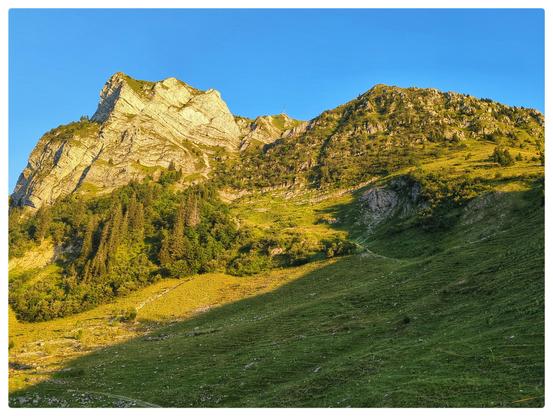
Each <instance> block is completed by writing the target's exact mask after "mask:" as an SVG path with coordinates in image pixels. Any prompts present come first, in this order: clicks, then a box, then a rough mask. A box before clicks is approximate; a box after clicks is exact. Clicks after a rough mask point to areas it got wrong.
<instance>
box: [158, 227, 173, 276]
mask: <svg viewBox="0 0 553 416" xmlns="http://www.w3.org/2000/svg"><path fill="white" fill-rule="evenodd" d="M169 246H170V238H169V233H168V232H167V230H165V229H162V230H161V248H160V250H159V254H158V259H159V264H160V265H161V266H163V267H166V266H168V265H169V264H170V263H171V253H170V249H169Z"/></svg>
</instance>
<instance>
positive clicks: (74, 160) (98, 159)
mask: <svg viewBox="0 0 553 416" xmlns="http://www.w3.org/2000/svg"><path fill="white" fill-rule="evenodd" d="M242 136H243V134H242V132H241V130H240V128H239V126H238V124H237V123H236V121H235V118H234V116H233V115H232V113H231V112H230V111H229V109H228V107H227V105H226V104H225V102H224V101H223V100H222V99H221V95H220V94H219V92H217V91H215V90H212V89H210V90H207V91H200V90H197V89H195V88H192V87H190V86H189V85H186V84H185V83H183V82H181V81H179V80H177V79H175V78H168V79H165V80H163V81H160V82H146V81H137V80H135V79H132V78H130V77H129V76H127V75H125V74H123V73H116V74H115V75H113V76H112V77H111V78H110V79H109V80H108V82H107V83H106V84H105V86H104V88H103V89H102V91H101V94H100V102H99V104H98V109H97V110H96V113H95V114H94V116H93V117H92V119H91V120H90V121H88V120H81V121H80V122H77V123H71V124H69V125H65V126H60V127H58V128H56V129H53V130H51V131H49V132H48V133H46V134H45V135H44V136H43V137H42V138H41V139H40V141H39V142H38V144H37V146H36V147H35V149H34V150H33V152H32V153H31V156H30V158H29V163H28V165H27V167H26V168H25V169H24V170H23V172H22V173H21V175H20V177H19V180H18V182H17V185H16V187H15V190H14V193H13V194H12V203H13V204H16V205H19V206H28V207H31V208H38V207H40V206H41V205H42V204H51V203H52V202H53V201H54V200H55V199H56V198H58V197H60V196H63V195H67V194H69V193H72V192H75V191H77V190H79V191H81V192H109V191H111V190H112V189H114V188H116V187H118V186H121V185H124V184H126V183H128V182H129V181H131V180H141V179H143V178H145V177H146V176H148V175H151V176H152V177H156V175H159V174H160V173H161V171H162V170H163V169H166V168H168V167H169V166H170V165H171V166H174V167H175V169H177V170H179V169H180V170H182V172H183V177H184V178H185V180H186V179H187V178H188V179H189V180H190V181H193V180H199V179H201V178H202V177H207V175H208V174H209V172H210V162H209V160H210V155H211V154H212V153H213V151H214V150H215V149H217V148H224V149H226V150H227V151H230V152H234V151H238V150H239V147H240V143H241V140H242Z"/></svg>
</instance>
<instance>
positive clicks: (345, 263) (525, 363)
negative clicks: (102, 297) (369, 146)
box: [10, 172, 544, 407]
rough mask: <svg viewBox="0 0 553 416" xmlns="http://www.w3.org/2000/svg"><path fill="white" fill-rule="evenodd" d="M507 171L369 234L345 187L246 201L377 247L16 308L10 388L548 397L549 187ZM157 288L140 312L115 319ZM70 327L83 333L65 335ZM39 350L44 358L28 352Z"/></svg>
mask: <svg viewBox="0 0 553 416" xmlns="http://www.w3.org/2000/svg"><path fill="white" fill-rule="evenodd" d="M516 174H517V173H516V172H515V173H514V174H513V175H516ZM500 185H501V184H497V187H498V189H499V188H500ZM508 185H509V186H508V187H507V188H513V189H506V190H510V192H504V193H501V194H497V195H496V196H495V197H494V199H492V200H491V201H488V202H487V203H483V204H482V206H480V207H479V209H478V210H477V211H474V212H463V214H462V216H461V218H462V220H461V221H460V222H458V223H457V224H456V225H455V226H454V227H453V228H452V229H448V230H444V231H436V232H431V233H430V232H427V231H423V230H421V229H420V227H408V226H406V225H405V224H402V223H401V221H398V220H391V221H389V222H387V223H386V224H384V225H382V226H381V227H380V228H379V229H378V230H376V233H375V234H373V235H370V236H367V235H366V234H365V233H364V232H363V230H362V228H360V227H359V224H358V222H357V214H358V212H359V209H360V206H359V205H358V203H357V202H356V201H355V200H354V199H352V198H351V196H343V197H337V198H335V199H332V200H327V201H325V202H323V203H320V204H319V205H316V204H315V205H313V204H311V205H310V204H309V203H308V202H307V201H305V200H303V201H298V202H297V204H298V206H296V207H294V206H293V204H291V203H290V202H289V201H286V200H282V201H281V202H280V203H279V202H278V199H275V200H274V201H277V202H275V203H274V204H273V205H271V204H270V203H269V202H268V201H267V200H266V201H263V200H262V199H257V200H256V201H257V202H251V201H250V203H249V204H248V203H241V205H239V206H238V205H237V206H236V207H235V208H234V209H235V210H242V211H243V213H244V218H246V219H247V220H248V221H251V222H252V223H257V224H258V225H260V226H262V225H263V224H269V225H267V226H270V224H272V223H273V222H274V221H277V222H278V221H281V224H280V226H282V227H285V226H286V224H285V223H286V221H288V223H289V224H292V225H290V226H291V227H306V231H307V230H309V232H315V233H336V232H339V233H348V234H349V235H350V237H351V238H353V239H355V240H357V241H358V242H359V243H360V244H362V245H363V246H364V247H366V248H368V249H370V251H364V252H362V253H361V254H357V255H353V256H349V257H346V258H341V259H338V260H332V261H326V262H315V263H310V264H307V265H305V266H302V267H299V268H293V269H283V270H275V271H272V272H268V273H265V274H263V275H258V276H255V277H241V278H231V277H229V276H225V275H203V276H198V277H194V278H192V279H190V280H187V281H184V282H183V281H179V280H166V281H161V282H159V283H156V284H155V285H154V286H151V287H148V288H146V289H143V290H141V291H139V292H136V293H134V294H132V295H131V296H129V297H127V298H125V299H121V300H118V301H117V302H115V303H114V304H110V305H104V306H102V307H99V308H96V309H94V310H92V311H89V312H86V313H84V314H78V315H75V316H73V317H69V318H63V319H59V320H54V321H51V322H45V323H36V324H20V323H16V322H14V321H13V320H12V321H11V322H10V334H11V335H10V336H11V340H12V341H13V347H12V348H11V350H10V359H11V360H13V362H17V363H19V364H18V365H19V367H18V368H14V369H13V370H12V371H13V374H12V377H11V397H10V400H11V404H12V405H13V406H54V407H56V406H121V407H123V406H131V407H132V406H164V407H167V406H182V407H186V406H206V407H217V406H224V407H228V406H315V407H326V406H332V407H346V406H352V407H367V406H368V407H371V406H374V407H386V406H393V407H402V406H413V407H418V406H468V407H476V406H484V407H496V406H499V407H515V406H530V407H536V406H542V405H543V403H544V270H543V266H544V228H543V227H544V220H543V197H542V194H541V192H542V191H541V189H528V186H527V184H526V183H525V182H524V181H522V182H520V183H518V184H517V182H516V180H511V181H510V182H509V183H508ZM302 210H303V214H294V212H295V213H301V212H302ZM271 212H274V213H275V215H272V214H271ZM276 213H279V215H280V216H276ZM294 215H299V216H298V217H297V218H294ZM321 215H326V216H328V215H330V216H336V217H338V218H341V221H339V222H338V223H337V224H333V225H330V224H328V223H324V222H323V223H321V222H320V221H318V219H319V218H320V217H321ZM279 218H280V220H279ZM398 230H399V231H398ZM375 253H376V254H375ZM171 289H172V290H171ZM165 290H168V291H167V292H164V291H165ZM148 299H150V303H147V304H146V305H145V306H144V307H142V308H141V309H140V310H138V316H137V323H135V324H133V323H129V322H121V321H120V320H119V319H117V317H118V316H119V315H120V314H121V312H120V311H121V310H125V309H126V308H128V307H131V306H132V307H137V306H140V305H141V304H142V303H144V301H145V300H148ZM95 325H97V326H96V327H95ZM78 328H81V329H82V332H81V333H79V329H78ZM106 328H111V331H112V332H108V331H106ZM60 340H65V341H63V342H66V343H70V344H72V345H73V344H75V345H73V346H72V347H71V348H68V350H67V351H63V349H62V347H61V346H60V345H61V344H63V342H61V341H60ZM108 344H113V345H111V346H108ZM48 348H50V349H51V350H50V353H48ZM79 348H80V349H82V350H81V351H79ZM69 350H70V351H71V352H69ZM41 355H42V356H43V357H42V358H41ZM51 357H54V358H51ZM50 359H52V360H53V361H51V362H50V361H49V360H50ZM33 360H37V361H36V362H41V360H44V364H39V367H38V368H37V367H35V368H29V369H25V368H24V367H23V366H21V364H29V363H32V362H33ZM43 366H44V368H43ZM15 367H17V366H15ZM56 370H59V371H56Z"/></svg>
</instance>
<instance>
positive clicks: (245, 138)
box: [236, 114, 307, 150]
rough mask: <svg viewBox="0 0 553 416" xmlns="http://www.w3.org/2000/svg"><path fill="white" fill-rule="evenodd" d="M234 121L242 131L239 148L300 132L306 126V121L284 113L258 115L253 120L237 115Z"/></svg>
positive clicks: (271, 141) (266, 142) (270, 141)
mask: <svg viewBox="0 0 553 416" xmlns="http://www.w3.org/2000/svg"><path fill="white" fill-rule="evenodd" d="M236 122H237V123H238V126H239V127H240V130H241V132H242V142H241V145H240V150H245V149H246V148H248V147H249V146H252V145H259V144H269V143H273V142H274V141H276V140H278V139H280V138H286V137H291V136H293V135H298V134H301V133H303V132H304V131H305V128H306V126H307V122H304V121H298V120H295V119H293V118H290V117H288V115H286V114H277V115H272V116H260V117H257V118H256V119H255V120H250V119H247V118H244V117H237V118H236Z"/></svg>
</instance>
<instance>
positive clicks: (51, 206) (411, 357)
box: [9, 73, 545, 407]
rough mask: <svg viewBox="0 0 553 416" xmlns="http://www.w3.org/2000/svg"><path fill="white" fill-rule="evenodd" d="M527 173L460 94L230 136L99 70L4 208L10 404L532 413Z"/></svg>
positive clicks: (537, 270) (532, 197) (238, 128)
mask: <svg viewBox="0 0 553 416" xmlns="http://www.w3.org/2000/svg"><path fill="white" fill-rule="evenodd" d="M85 148H86V149H87V150H86V152H85V153H79V156H78V157H74V155H75V154H76V152H78V151H79V150H78V149H85ZM91 149H95V150H91ZM544 157H545V156H544V118H543V115H542V114H541V113H539V112H537V111H535V110H531V109H524V108H517V107H509V106H505V105H503V104H500V103H497V102H494V101H492V100H488V99H477V98H475V97H470V96H466V95H463V94H458V93H452V92H440V91H437V90H434V89H419V88H399V87H392V86H384V85H377V86H375V87H373V88H371V89H370V90H369V91H367V92H366V93H364V94H362V95H360V96H359V97H357V98H356V99H354V100H352V101H350V102H348V103H346V104H344V105H341V106H339V107H337V108H335V109H332V110H328V111H325V112H323V113H322V114H321V115H319V116H318V117H315V118H314V119H312V120H309V121H305V122H303V121H298V120H294V119H292V118H290V117H288V116H287V115H284V114H281V115H274V116H260V117H257V118H255V119H248V118H245V117H239V116H234V115H232V113H231V112H230V110H229V109H228V108H227V107H226V104H225V103H224V102H223V101H222V100H221V98H220V94H219V93H218V92H215V91H214V90H208V91H200V90H197V89H195V88H193V87H190V86H188V85H187V84H185V83H182V82H181V81H178V80H176V79H174V78H169V79H167V80H164V81H160V82H156V83H152V82H147V81H137V80H134V79H132V78H130V77H128V76H127V75H125V74H121V73H118V74H115V75H114V76H113V77H112V78H111V79H110V80H109V81H108V83H107V84H106V86H105V87H104V89H103V90H102V92H101V99H100V104H99V106H98V110H97V111H96V113H95V115H94V116H93V117H92V118H91V119H90V120H88V119H83V120H81V121H80V122H78V123H73V124H71V125H68V126H61V127H59V128H57V129H54V130H52V131H51V132H49V133H47V134H46V135H45V136H43V137H42V138H41V139H40V141H39V143H38V144H37V147H36V148H35V149H34V151H33V153H32V154H31V157H30V160H29V166H28V167H27V168H26V169H25V171H24V172H23V173H22V175H21V177H20V180H19V182H18V185H17V187H16V189H15V192H14V194H13V195H12V197H11V201H10V202H11V203H10V217H9V222H10V223H9V226H10V270H9V282H10V288H9V301H10V392H11V393H10V400H11V401H10V403H11V404H12V405H13V406H23V407H28V406H39V407H42V406H52V407H59V406H63V407H65V406H116V407H128V406H130V407H134V406H154V405H156V406H165V407H166V406H177V407H178V406H180V407H187V406H205V407H217V406H222V407H224V406H227V407H228V406H249V407H251V406H261V407H264V406H331V407H347V406H352V407H357V406H359V407H367V406H368V407H371V406H374V407H377V406H390V407H401V406H414V407H417V406H430V407H433V406H436V407H441V406H445V407H450V406H465V407H474V406H483V407H498V406H499V407H512V406H531V407H535V406H541V405H543V403H544V387H543V380H544Z"/></svg>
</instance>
